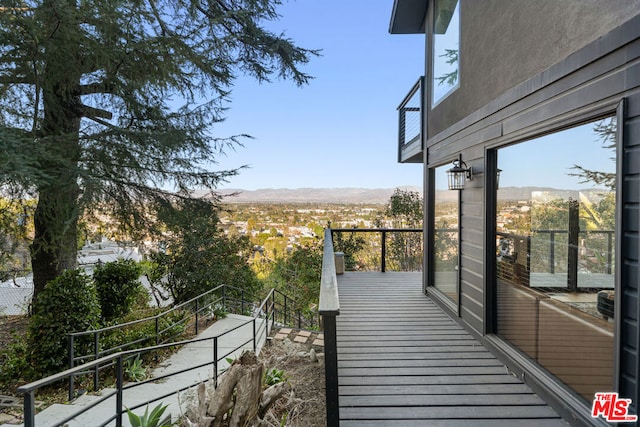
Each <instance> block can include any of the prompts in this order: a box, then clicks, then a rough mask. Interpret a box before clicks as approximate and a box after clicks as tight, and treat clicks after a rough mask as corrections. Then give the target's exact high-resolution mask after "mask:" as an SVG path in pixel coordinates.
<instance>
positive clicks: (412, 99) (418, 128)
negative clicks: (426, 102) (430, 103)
mask: <svg viewBox="0 0 640 427" xmlns="http://www.w3.org/2000/svg"><path fill="white" fill-rule="evenodd" d="M422 80H423V78H422V77H420V79H418V81H417V82H416V83H415V84H414V85H413V86H412V87H411V90H409V93H408V94H407V95H406V96H405V97H404V99H403V100H402V102H401V103H400V105H399V106H398V112H399V121H400V123H399V125H400V140H399V145H400V146H401V147H402V146H404V145H408V144H411V143H412V142H414V141H418V140H420V135H421V134H422Z"/></svg>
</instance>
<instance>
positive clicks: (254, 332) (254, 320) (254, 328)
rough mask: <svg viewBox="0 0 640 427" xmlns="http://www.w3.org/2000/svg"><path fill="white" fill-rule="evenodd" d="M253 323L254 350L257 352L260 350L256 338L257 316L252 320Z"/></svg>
mask: <svg viewBox="0 0 640 427" xmlns="http://www.w3.org/2000/svg"><path fill="white" fill-rule="evenodd" d="M251 324H252V325H253V352H254V353H255V352H256V351H257V350H258V343H257V340H256V318H255V317H254V318H253V322H251Z"/></svg>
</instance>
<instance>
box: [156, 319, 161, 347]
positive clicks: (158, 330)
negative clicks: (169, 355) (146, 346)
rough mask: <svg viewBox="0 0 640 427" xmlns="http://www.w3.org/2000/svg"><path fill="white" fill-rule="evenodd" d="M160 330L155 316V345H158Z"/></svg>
mask: <svg viewBox="0 0 640 427" xmlns="http://www.w3.org/2000/svg"><path fill="white" fill-rule="evenodd" d="M159 334H160V328H159V326H158V316H156V345H158V344H159V343H160V336H159Z"/></svg>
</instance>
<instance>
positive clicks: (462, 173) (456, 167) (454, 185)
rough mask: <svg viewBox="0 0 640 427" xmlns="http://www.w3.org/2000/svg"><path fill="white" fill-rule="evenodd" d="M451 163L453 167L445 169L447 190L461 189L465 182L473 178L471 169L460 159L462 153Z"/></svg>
mask: <svg viewBox="0 0 640 427" xmlns="http://www.w3.org/2000/svg"><path fill="white" fill-rule="evenodd" d="M452 163H453V167H452V168H451V169H449V170H448V171H447V177H448V180H449V190H463V189H464V184H465V182H466V181H471V180H473V171H472V170H471V167H469V166H467V164H466V163H465V162H463V161H462V154H460V156H459V157H458V158H457V159H456V160H454V161H453V162H452Z"/></svg>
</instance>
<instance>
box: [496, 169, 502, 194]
mask: <svg viewBox="0 0 640 427" xmlns="http://www.w3.org/2000/svg"><path fill="white" fill-rule="evenodd" d="M501 172H502V169H500V168H498V169H497V170H496V190H499V189H500V173H501Z"/></svg>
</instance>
